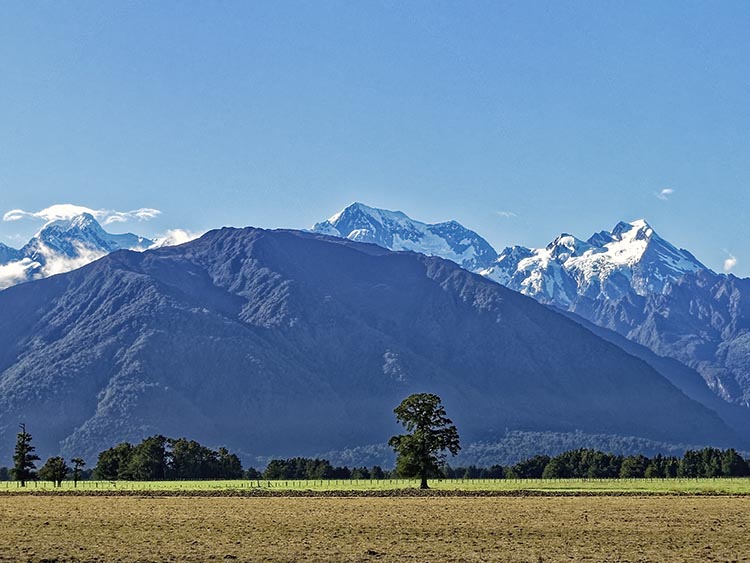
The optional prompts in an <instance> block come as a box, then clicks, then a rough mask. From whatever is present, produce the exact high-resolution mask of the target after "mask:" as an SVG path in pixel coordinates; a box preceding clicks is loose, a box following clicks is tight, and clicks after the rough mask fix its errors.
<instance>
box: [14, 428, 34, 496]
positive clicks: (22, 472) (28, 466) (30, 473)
mask: <svg viewBox="0 0 750 563" xmlns="http://www.w3.org/2000/svg"><path fill="white" fill-rule="evenodd" d="M20 426H21V431H20V432H19V433H18V437H17V438H16V452H15V454H13V469H12V470H11V473H12V474H13V478H14V479H15V480H16V481H20V482H21V486H22V487H25V486H26V481H29V480H31V479H33V478H34V477H36V475H35V473H34V470H35V469H36V465H34V462H35V461H39V456H38V455H36V454H35V453H34V450H35V448H34V446H32V445H31V434H29V433H28V432H26V425H25V424H21V425H20Z"/></svg>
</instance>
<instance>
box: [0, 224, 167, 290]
mask: <svg viewBox="0 0 750 563" xmlns="http://www.w3.org/2000/svg"><path fill="white" fill-rule="evenodd" d="M153 244H154V242H153V241H151V240H149V239H147V238H144V237H139V236H137V235H134V234H132V233H125V234H111V233H108V232H106V231H105V230H104V229H103V228H102V226H101V225H100V224H99V222H98V221H97V220H96V219H95V218H94V217H93V215H91V214H89V213H83V214H81V215H78V216H76V217H73V218H71V219H64V220H57V221H51V222H49V223H47V224H46V225H45V226H44V227H42V229H41V230H40V231H39V232H38V233H37V234H36V235H35V236H34V237H33V238H32V239H31V240H30V241H29V242H28V243H27V244H26V245H25V246H24V247H23V248H21V249H20V250H16V249H13V248H10V247H7V246H4V245H3V246H0V289H4V288H6V287H10V286H12V285H16V284H18V283H21V282H24V281H29V280H33V279H39V278H44V277H47V276H51V275H54V274H60V273H62V272H67V271H70V270H74V269H76V268H80V267H81V266H84V265H85V264H88V263H89V262H93V261H94V260H97V259H99V258H101V257H102V256H105V255H107V254H109V253H110V252H114V251H115V250H122V249H128V250H138V251H141V250H146V249H147V248H149V247H151V246H152V245H153Z"/></svg>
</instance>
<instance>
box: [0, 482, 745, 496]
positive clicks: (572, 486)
mask: <svg viewBox="0 0 750 563" xmlns="http://www.w3.org/2000/svg"><path fill="white" fill-rule="evenodd" d="M418 486H419V481H418V480H409V479H383V480H369V479H362V480H330V481H145V482H144V481H116V482H115V481H81V482H79V483H78V487H77V488H76V489H74V487H73V483H72V482H71V481H64V482H63V486H62V487H61V488H56V487H54V486H53V485H52V483H50V482H46V481H43V482H37V483H29V484H28V486H27V487H26V488H25V489H22V488H20V487H19V486H18V484H17V483H15V482H0V495H2V493H24V492H28V493H33V492H67V491H74V490H77V491H79V492H86V491H94V492H99V493H101V492H117V491H136V492H138V491H142V492H144V493H150V492H154V493H158V492H159V491H167V492H173V493H179V492H185V493H186V494H189V493H190V492H211V491H215V492H217V493H219V492H221V491H237V490H239V491H252V490H257V489H261V490H270V491H280V492H281V491H323V492H325V491H328V492H335V491H352V490H354V491H379V490H394V489H409V488H417V487H418ZM430 487H431V488H432V489H436V490H444V491H469V492H470V491H496V492H504V491H507V492H512V491H548V492H568V493H603V494H606V493H613V494H617V493H630V494H634V493H636V494H730V495H745V494H747V495H750V479H748V478H717V479H519V480H515V479H466V480H463V479H442V480H437V479H435V480H431V481H430Z"/></svg>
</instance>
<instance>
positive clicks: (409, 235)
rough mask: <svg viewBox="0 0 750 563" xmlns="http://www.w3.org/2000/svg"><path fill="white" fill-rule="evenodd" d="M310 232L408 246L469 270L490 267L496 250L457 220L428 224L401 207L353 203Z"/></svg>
mask: <svg viewBox="0 0 750 563" xmlns="http://www.w3.org/2000/svg"><path fill="white" fill-rule="evenodd" d="M312 231H313V232H316V233H321V234H324V235H330V236H335V237H341V238H346V239H349V240H353V241H357V242H369V243H372V244H377V245H378V246H382V247H383V248H387V249H389V250H410V251H413V252H419V253H421V254H427V255H428V256H438V257H440V258H445V259H447V260H451V261H452V262H455V263H456V264H458V265H460V266H462V267H463V268H465V269H467V270H470V271H479V270H483V269H486V268H490V267H491V266H492V264H493V263H494V261H495V259H496V258H497V252H495V249H494V248H492V246H490V244H489V243H488V242H487V241H486V240H484V239H483V238H482V237H480V236H479V235H478V234H477V233H475V232H474V231H471V230H469V229H467V228H466V227H464V226H462V225H461V224H460V223H458V222H456V221H447V222H445V223H436V224H427V223H422V222H421V221H415V220H414V219H411V218H410V217H408V216H407V215H405V214H404V213H402V212H401V211H387V210H385V209H376V208H374V207H368V206H367V205H364V204H362V203H353V204H351V205H350V206H348V207H346V208H345V209H343V210H342V211H339V212H338V213H336V214H335V215H334V216H332V217H331V218H330V219H328V220H327V221H323V222H321V223H316V224H315V225H314V226H313V228H312Z"/></svg>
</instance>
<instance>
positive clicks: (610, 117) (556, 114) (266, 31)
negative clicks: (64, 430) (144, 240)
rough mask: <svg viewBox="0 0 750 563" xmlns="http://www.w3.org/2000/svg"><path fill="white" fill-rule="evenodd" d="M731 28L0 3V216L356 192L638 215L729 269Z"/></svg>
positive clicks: (514, 238)
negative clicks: (63, 207)
mask: <svg viewBox="0 0 750 563" xmlns="http://www.w3.org/2000/svg"><path fill="white" fill-rule="evenodd" d="M749 25H750V3H747V2H736V3H735V2H668V1H663V2H643V3H638V2H599V1H597V2H570V3H565V2H550V3H542V2H528V1H524V2H498V1H493V2H417V1H414V2H395V1H394V2H323V1H321V2H276V1H274V2H271V1H269V2H210V3H209V2H205V3H198V2H174V3H172V2H119V3H115V2H84V1H77V2H71V3H68V2H55V3H51V2H39V3H35V2H18V3H11V2H3V3H2V4H0V212H2V213H5V212H6V211H9V210H11V209H23V210H26V211H30V212H34V211H38V210H40V209H43V208H45V207H48V206H50V205H52V204H54V203H73V204H78V205H84V206H88V207H91V208H94V209H111V210H119V211H129V210H134V209H140V208H154V209H158V210H160V211H161V214H160V215H158V216H157V217H156V218H154V219H151V220H149V221H139V220H138V219H135V218H134V219H132V220H129V221H126V222H122V223H117V224H114V225H111V230H113V231H122V230H132V231H135V232H138V233H141V234H145V235H155V234H158V233H161V232H164V231H166V230H167V229H171V228H182V229H187V230H192V231H202V230H207V229H210V228H213V227H219V226H222V225H235V226H244V225H256V226H261V227H300V228H301V227H308V226H310V225H311V224H312V223H314V222H316V221H318V220H322V219H324V218H327V217H328V216H330V215H331V214H333V213H334V212H335V211H337V210H338V209H340V208H341V207H343V206H345V205H347V204H348V203H350V202H352V201H363V202H365V203H368V204H370V205H373V206H378V207H385V208H389V209H400V210H403V211H404V212H406V213H408V214H409V215H411V216H413V217H414V218H417V219H421V220H425V221H441V220H447V219H457V220H459V221H460V222H462V223H463V224H465V225H466V226H468V227H470V228H473V229H474V230H476V231H478V232H479V233H480V234H482V235H483V236H485V237H486V238H487V239H488V240H489V241H490V242H491V243H492V244H493V245H494V246H496V247H498V249H499V248H502V247H503V246H505V245H509V244H524V245H529V246H540V245H544V244H546V243H547V242H549V241H550V240H551V239H553V238H554V237H555V236H556V235H557V234H558V233H560V232H562V231H565V232H570V233H573V234H576V235H578V236H580V237H583V238H585V237H588V236H589V235H590V234H591V233H592V232H594V231H598V230H601V229H605V228H607V229H608V228H611V227H612V226H614V224H615V223H616V222H617V221H619V220H621V219H624V220H630V219H635V218H640V217H643V218H646V219H647V220H648V221H649V222H650V223H651V224H652V226H653V227H654V228H655V229H656V230H657V231H658V232H659V233H661V234H662V235H663V236H665V237H666V238H668V239H670V240H671V241H672V242H674V243H675V244H677V245H679V246H683V247H686V248H688V249H690V250H691V251H693V253H694V254H696V256H697V257H698V258H700V259H701V260H702V261H704V262H705V263H706V264H707V265H709V266H710V267H712V268H714V269H716V270H719V271H721V270H722V267H723V264H724V261H725V260H726V259H727V258H728V257H729V256H730V255H732V256H734V257H735V258H736V266H735V267H734V269H733V272H734V273H736V274H737V275H744V276H748V275H750V250H749V249H748V245H747V241H748V240H750V226H748V223H747V221H746V217H747V210H748V203H750V196H748V195H747V194H748V190H747V188H748V186H750V158H748V155H750V138H749V137H750V104H749V103H748V97H747V96H748V92H750V71H749V70H750V69H748V62H747V61H748V56H749V55H750V35H749V34H748V33H747V29H748V26H749ZM662 190H672V192H670V193H669V194H668V195H663V196H662V198H659V197H657V195H659V194H661V193H662ZM39 227H40V222H39V220H36V221H35V220H33V219H29V218H25V219H22V220H19V221H12V222H0V241H2V242H5V243H6V244H16V245H19V244H20V241H22V240H23V239H24V238H28V236H30V235H31V234H33V232H34V231H35V230H37V229H38V228H39Z"/></svg>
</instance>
